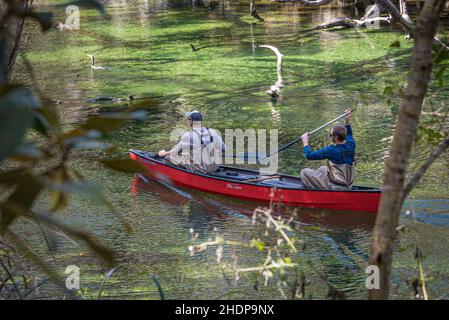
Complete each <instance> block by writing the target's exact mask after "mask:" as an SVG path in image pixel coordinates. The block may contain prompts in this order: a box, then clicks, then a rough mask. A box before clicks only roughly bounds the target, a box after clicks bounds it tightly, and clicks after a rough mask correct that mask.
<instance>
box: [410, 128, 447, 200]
mask: <svg viewBox="0 0 449 320" xmlns="http://www.w3.org/2000/svg"><path fill="white" fill-rule="evenodd" d="M448 148H449V135H448V136H447V137H446V138H445V139H444V140H443V141H442V142H441V143H440V144H439V145H438V147H436V149H435V150H433V151H432V153H431V154H430V156H429V157H428V158H427V160H426V161H425V162H424V163H423V164H422V165H421V167H420V168H419V169H418V171H416V172H415V174H414V175H413V177H412V178H411V179H410V181H409V182H408V183H407V185H406V186H405V188H404V199H405V198H407V196H408V194H409V193H410V192H411V191H412V190H413V188H414V187H415V186H416V185H417V184H418V182H419V181H420V180H421V178H422V177H423V176H424V174H425V173H426V171H427V169H429V168H430V166H431V165H432V163H434V162H435V160H436V159H438V157H439V156H441V155H442V154H443V153H444V152H445V151H446V150H447V149H448Z"/></svg>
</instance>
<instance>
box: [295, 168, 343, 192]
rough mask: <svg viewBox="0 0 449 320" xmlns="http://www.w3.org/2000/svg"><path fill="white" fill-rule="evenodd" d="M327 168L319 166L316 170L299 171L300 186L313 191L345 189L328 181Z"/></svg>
mask: <svg viewBox="0 0 449 320" xmlns="http://www.w3.org/2000/svg"><path fill="white" fill-rule="evenodd" d="M328 170H329V169H328V168H327V166H321V167H319V168H318V169H316V170H314V169H310V168H305V169H302V170H301V180H302V184H303V185H304V187H306V188H315V189H346V188H345V187H341V186H338V185H336V184H333V183H332V182H331V181H330V180H329V175H328Z"/></svg>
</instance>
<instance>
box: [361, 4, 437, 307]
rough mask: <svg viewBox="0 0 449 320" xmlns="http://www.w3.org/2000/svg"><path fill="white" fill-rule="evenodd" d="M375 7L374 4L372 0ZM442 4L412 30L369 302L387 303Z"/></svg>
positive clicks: (433, 6)
mask: <svg viewBox="0 0 449 320" xmlns="http://www.w3.org/2000/svg"><path fill="white" fill-rule="evenodd" d="M376 2H377V3H379V2H378V0H376ZM445 2H446V0H427V1H426V2H425V3H424V7H423V8H422V10H421V12H420V14H419V17H418V22H417V26H416V31H415V36H416V42H415V47H414V50H413V56H412V61H411V69H410V74H409V78H408V85H407V89H406V92H405V95H404V98H403V99H402V102H401V106H400V109H399V116H398V120H397V124H396V129H395V132H394V137H393V142H392V144H391V148H390V154H389V157H388V159H387V162H386V165H385V176H384V184H383V189H382V199H381V202H380V208H379V212H378V215H377V219H376V225H375V228H374V234H373V244H372V248H371V257H370V264H372V265H377V266H378V267H379V270H380V289H371V290H369V292H368V298H369V299H388V294H389V282H390V273H391V262H392V254H393V244H394V240H395V238H396V227H397V225H398V220H399V214H400V210H401V207H402V204H403V194H404V179H405V174H406V171H407V166H408V161H409V156H410V151H411V148H412V144H413V141H414V139H415V136H416V127H417V124H418V120H419V116H420V113H421V107H422V103H423V99H424V96H425V95H426V93H427V87H428V82H429V79H430V73H431V68H432V45H433V43H434V37H435V34H436V31H437V27H438V22H439V17H440V14H441V12H442V10H443V7H444V4H445Z"/></svg>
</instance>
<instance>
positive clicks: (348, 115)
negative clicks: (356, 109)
mask: <svg viewBox="0 0 449 320" xmlns="http://www.w3.org/2000/svg"><path fill="white" fill-rule="evenodd" d="M345 113H347V115H346V116H345V125H348V124H349V122H350V121H351V114H352V112H351V108H348V109H346V110H345Z"/></svg>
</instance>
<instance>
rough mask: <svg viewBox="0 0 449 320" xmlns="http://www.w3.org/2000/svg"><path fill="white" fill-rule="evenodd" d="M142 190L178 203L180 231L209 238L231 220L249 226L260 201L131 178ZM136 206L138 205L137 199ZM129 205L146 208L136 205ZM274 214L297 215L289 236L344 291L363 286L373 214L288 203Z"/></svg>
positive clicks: (135, 193)
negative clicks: (303, 246) (295, 206)
mask: <svg viewBox="0 0 449 320" xmlns="http://www.w3.org/2000/svg"><path fill="white" fill-rule="evenodd" d="M142 193H143V194H147V195H154V197H156V198H157V199H158V201H160V202H161V205H162V207H164V208H175V207H176V208H178V209H180V208H182V211H183V213H184V215H185V216H184V217H185V219H186V220H185V221H186V223H185V225H184V228H185V232H186V233H187V232H189V229H193V230H194V231H195V233H198V234H199V235H200V239H208V238H210V237H213V236H214V235H215V234H216V233H219V234H223V236H224V237H225V238H226V237H229V232H230V229H232V228H233V226H235V225H236V224H237V225H238V224H240V225H241V226H249V225H251V218H252V215H253V210H254V209H255V208H257V207H259V206H260V205H261V204H260V203H252V202H249V201H241V200H234V199H230V198H227V197H223V196H219V195H211V194H208V193H204V192H200V191H194V190H189V189H185V188H182V187H174V186H170V185H167V184H162V183H159V182H156V181H153V180H150V179H148V178H146V177H144V176H140V175H139V176H136V177H135V178H134V179H133V182H132V194H133V197H138V196H139V194H142ZM139 205H140V206H142V202H139ZM134 210H139V211H142V210H145V209H144V208H141V207H140V208H135V209H134ZM168 211H170V210H168ZM294 211H295V212H294ZM275 214H276V215H282V216H283V217H286V218H289V217H290V216H291V215H292V214H295V215H296V218H295V219H294V222H293V226H296V227H295V229H297V230H298V231H297V234H291V236H296V237H301V238H304V239H305V242H306V244H307V247H306V249H305V251H304V253H305V257H306V258H307V259H308V260H309V261H311V262H312V263H313V264H314V265H316V266H317V271H318V270H319V273H320V274H321V275H322V276H324V277H325V278H326V279H327V281H328V282H329V283H330V284H332V285H333V286H334V287H336V288H339V289H342V290H344V291H345V292H346V293H347V294H348V295H351V294H357V293H358V292H360V290H362V289H363V286H362V284H363V283H364V282H363V281H364V268H365V267H366V263H367V260H368V255H367V250H366V248H367V246H368V245H369V243H370V235H371V230H372V226H373V224H374V219H375V217H374V215H373V214H366V213H348V212H335V211H333V212H332V211H325V210H310V209H308V210H305V209H300V210H295V209H293V208H289V207H279V208H277V210H276V213H275ZM261 227H262V225H260V226H259V228H258V229H260V228H261ZM232 239H233V240H236V241H238V240H241V241H242V242H243V243H244V242H245V241H249V240H250V239H248V238H245V236H244V235H242V234H240V233H235V232H234V231H232ZM242 254H244V255H245V256H246V258H248V255H249V256H251V257H250V258H248V259H249V260H254V259H256V258H257V253H255V252H252V251H251V250H247V252H244V253H242ZM245 256H243V257H239V260H243V261H245V259H246V258H245ZM260 257H262V256H259V258H260Z"/></svg>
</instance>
